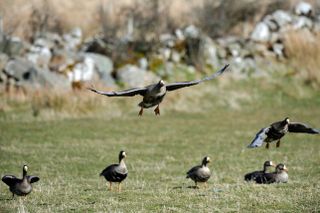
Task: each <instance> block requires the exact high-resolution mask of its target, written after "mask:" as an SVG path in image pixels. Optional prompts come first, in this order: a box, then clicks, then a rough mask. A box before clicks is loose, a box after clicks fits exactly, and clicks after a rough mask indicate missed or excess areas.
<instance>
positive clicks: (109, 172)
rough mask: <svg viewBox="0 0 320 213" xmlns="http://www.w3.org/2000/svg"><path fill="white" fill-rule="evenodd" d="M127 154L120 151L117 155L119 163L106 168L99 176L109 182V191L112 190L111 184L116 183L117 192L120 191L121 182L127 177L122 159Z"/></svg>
mask: <svg viewBox="0 0 320 213" xmlns="http://www.w3.org/2000/svg"><path fill="white" fill-rule="evenodd" d="M126 156H127V154H126V153H125V151H120V153H119V163H118V164H112V165H110V166H108V167H106V168H105V169H104V170H103V171H102V172H101V173H100V176H103V177H104V178H105V179H106V180H107V181H108V182H109V190H110V191H111V190H112V183H114V182H115V183H118V191H121V186H120V184H121V182H122V181H123V180H124V179H126V177H127V175H128V170H127V167H126V164H125V162H124V159H125V158H126Z"/></svg>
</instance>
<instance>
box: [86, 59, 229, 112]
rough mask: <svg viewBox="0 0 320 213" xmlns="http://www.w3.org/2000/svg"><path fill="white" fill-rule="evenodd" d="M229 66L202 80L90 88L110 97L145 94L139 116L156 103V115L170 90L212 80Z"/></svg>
mask: <svg viewBox="0 0 320 213" xmlns="http://www.w3.org/2000/svg"><path fill="white" fill-rule="evenodd" d="M228 66H229V65H225V66H224V67H223V68H222V69H221V70H219V71H218V72H216V73H214V74H213V75H211V76H208V77H205V78H203V79H201V80H194V81H186V82H177V83H170V84H165V83H164V81H163V80H160V81H159V82H158V83H156V84H151V85H149V86H146V87H142V88H132V89H127V90H122V91H110V92H103V91H99V90H96V89H94V88H88V89H89V90H91V91H93V92H95V93H98V94H100V95H105V96H108V97H118V96H135V95H141V96H143V100H142V102H140V103H139V104H138V106H140V107H141V109H140V112H139V116H142V114H143V109H144V108H150V107H153V106H156V105H157V107H156V108H155V110H154V112H155V114H156V115H160V109H159V105H160V103H161V102H162V100H163V98H164V96H165V95H166V93H167V92H168V91H173V90H177V89H180V88H183V87H190V86H193V85H197V84H200V83H202V82H204V81H209V80H212V79H214V78H216V77H217V76H219V75H221V74H222V73H223V72H224V71H225V70H226V69H227V67H228Z"/></svg>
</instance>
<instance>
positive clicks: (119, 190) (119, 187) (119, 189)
mask: <svg viewBox="0 0 320 213" xmlns="http://www.w3.org/2000/svg"><path fill="white" fill-rule="evenodd" d="M120 184H121V183H120V182H119V184H118V192H121V185H120Z"/></svg>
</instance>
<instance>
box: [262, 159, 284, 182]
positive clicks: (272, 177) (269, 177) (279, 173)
mask: <svg viewBox="0 0 320 213" xmlns="http://www.w3.org/2000/svg"><path fill="white" fill-rule="evenodd" d="M287 172H288V169H287V167H286V166H285V165H284V164H282V163H280V164H278V165H277V167H276V171H275V172H272V173H265V174H263V175H261V176H259V177H258V178H256V183H260V184H270V183H287V182H288V179H289V176H288V173H287Z"/></svg>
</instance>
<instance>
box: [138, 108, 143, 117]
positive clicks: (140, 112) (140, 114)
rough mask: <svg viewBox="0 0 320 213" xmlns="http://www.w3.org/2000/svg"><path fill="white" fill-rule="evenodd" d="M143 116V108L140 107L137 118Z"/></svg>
mask: <svg viewBox="0 0 320 213" xmlns="http://www.w3.org/2000/svg"><path fill="white" fill-rule="evenodd" d="M142 114H143V107H141V109H140V111H139V116H142Z"/></svg>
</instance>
